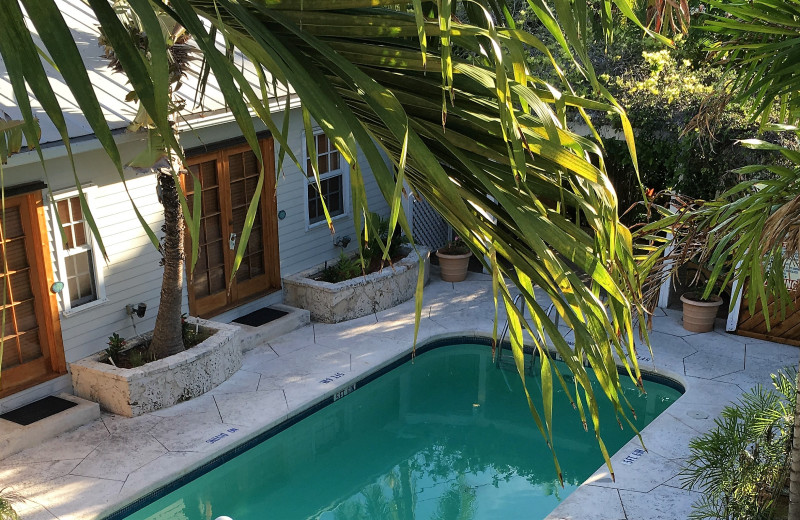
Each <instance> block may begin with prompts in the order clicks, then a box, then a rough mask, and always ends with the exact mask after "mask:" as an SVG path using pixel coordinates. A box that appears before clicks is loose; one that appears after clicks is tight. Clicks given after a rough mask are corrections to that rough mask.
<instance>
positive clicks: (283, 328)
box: [232, 303, 311, 352]
mask: <svg viewBox="0 0 800 520" xmlns="http://www.w3.org/2000/svg"><path fill="white" fill-rule="evenodd" d="M269 307H270V308H272V309H277V310H279V311H284V312H286V313H288V314H286V315H285V316H281V317H280V318H278V319H276V320H272V321H270V322H267V323H265V324H263V325H260V326H258V327H251V326H249V325H244V324H241V323H232V325H236V326H237V327H240V328H241V329H242V333H241V335H240V338H241V346H242V352H247V351H248V350H250V349H252V348H255V347H257V346H258V345H263V344H264V343H267V342H268V341H270V340H273V339H275V338H277V337H278V336H283V335H284V334H288V333H289V332H292V331H293V330H295V329H299V328H301V327H305V326H306V325H308V324H310V323H311V313H310V312H309V311H307V310H304V309H298V308H297V307H291V306H289V305H284V304H282V303H276V304H274V305H270V306H269Z"/></svg>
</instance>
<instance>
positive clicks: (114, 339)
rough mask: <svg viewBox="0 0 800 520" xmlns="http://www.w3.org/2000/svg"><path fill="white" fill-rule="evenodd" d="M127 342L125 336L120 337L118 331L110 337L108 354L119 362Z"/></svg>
mask: <svg viewBox="0 0 800 520" xmlns="http://www.w3.org/2000/svg"><path fill="white" fill-rule="evenodd" d="M126 344H127V342H126V341H125V338H122V337H120V335H119V334H117V333H116V332H115V333H114V334H112V335H111V336H109V337H108V348H107V349H106V355H108V357H109V359H111V360H112V361H113V362H115V363H119V355H120V354H121V353H122V351H123V350H124V349H125V345H126Z"/></svg>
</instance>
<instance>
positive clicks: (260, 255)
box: [186, 139, 280, 317]
mask: <svg viewBox="0 0 800 520" xmlns="http://www.w3.org/2000/svg"><path fill="white" fill-rule="evenodd" d="M261 152H262V154H263V157H264V159H265V161H266V162H267V165H266V171H265V180H264V185H263V189H262V192H261V201H260V203H259V206H258V210H257V211H256V215H255V219H254V221H253V225H252V230H251V232H250V238H249V240H248V243H247V249H246V251H245V254H244V256H243V257H242V262H241V265H240V266H239V270H238V271H237V272H236V277H235V278H234V279H233V280H232V281H231V272H232V271H233V263H234V259H235V256H236V249H237V248H238V245H239V241H240V240H241V238H242V229H243V228H244V224H245V217H246V215H247V208H248V205H249V203H250V200H251V199H252V197H253V195H254V194H255V192H256V188H257V184H258V176H259V165H258V160H257V159H256V155H255V154H254V153H253V151H252V150H251V149H250V147H249V146H248V145H246V144H245V145H241V146H236V147H232V148H226V149H223V150H219V151H217V152H214V153H211V154H204V155H201V156H197V157H194V158H192V159H190V160H189V161H188V163H189V164H188V168H189V171H190V172H192V173H193V174H194V175H196V176H197V177H198V178H199V179H200V185H201V189H202V199H201V200H202V216H201V219H200V237H199V255H198V260H197V265H196V267H195V270H194V273H192V276H191V277H190V278H189V280H190V282H189V310H190V312H191V313H192V315H194V316H201V317H210V316H214V315H216V314H219V313H220V312H223V311H225V310H227V309H230V308H233V307H236V306H237V305H240V304H242V303H244V302H246V301H249V300H252V299H255V298H258V297H260V296H263V295H265V294H268V293H270V292H272V291H275V290H278V289H280V264H279V261H280V260H279V256H278V222H277V206H276V201H275V170H274V165H273V163H272V158H273V156H274V155H273V145H272V139H267V140H263V141H261ZM191 184H192V183H191V182H186V188H187V195H188V198H189V206H190V207H191V205H192V203H193V194H194V193H193V191H192V189H191ZM190 248H191V241H190V238H189V236H188V233H187V242H186V250H187V257H188V256H189V255H190V254H191V253H190V252H191V249H190Z"/></svg>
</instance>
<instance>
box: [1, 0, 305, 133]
mask: <svg viewBox="0 0 800 520" xmlns="http://www.w3.org/2000/svg"><path fill="white" fill-rule="evenodd" d="M56 3H57V4H58V6H59V10H60V11H61V13H62V15H63V16H64V19H65V21H66V23H67V25H68V26H69V28H70V30H71V32H72V35H73V38H74V39H75V42H76V44H77V46H78V50H79V52H80V54H81V57H82V58H83V63H84V65H85V66H86V71H87V72H88V74H89V78H90V80H91V82H92V85H94V89H95V94H96V96H97V99H98V101H99V102H100V106H101V107H102V109H103V112H104V114H105V117H106V121H107V122H108V124H109V127H110V128H111V129H112V130H120V131H122V130H124V129H125V128H126V127H127V126H128V124H130V123H131V122H132V121H133V119H134V117H135V115H136V110H137V106H136V104H134V103H130V102H126V101H125V97H126V96H127V95H128V92H130V91H131V90H132V89H131V87H130V85H128V82H127V78H126V77H125V75H124V74H122V73H116V72H114V71H113V70H112V69H110V68H109V67H108V63H109V62H108V60H107V59H106V58H105V57H103V48H102V47H100V46H99V45H98V43H97V42H98V37H99V35H100V32H99V30H98V23H97V20H96V19H95V17H94V14H93V13H92V11H91V10H90V9H89V7H88V6H86V4H84V3H83V2H82V1H81V0H56ZM28 25H29V28H30V30H31V35H32V36H33V38H34V42H35V43H36V44H37V45H39V47H40V48H41V49H43V50H44V45H43V44H42V43H41V40H40V39H39V37H38V35H37V32H36V30H35V28H34V27H33V25H32V24H31V23H28ZM219 45H220V48H221V49H223V48H224V47H223V46H222V42H221V41H220V42H219ZM234 60H235V63H236V65H237V67H238V68H239V70H240V71H242V72H243V73H244V76H245V77H246V78H247V79H248V81H249V82H250V83H251V85H253V87H254V90H255V91H256V92H260V88H259V83H258V77H257V75H256V73H255V70H254V67H253V65H252V64H251V63H250V62H249V61H248V60H247V59H246V58H244V57H243V56H242V55H241V54H239V53H237V54H236V55H235V56H234ZM201 61H202V60H201V59H197V60H193V61H192V62H191V64H190V67H189V71H188V77H186V78H184V80H183V84H182V86H181V88H180V90H178V92H177V95H179V96H180V97H182V98H184V99H185V100H186V109H185V111H184V112H185V113H184V114H182V119H184V120H186V121H188V122H190V124H191V125H192V126H202V125H203V122H202V120H203V119H208V122H209V123H212V120H213V124H218V123H221V122H225V121H227V120H231V119H232V118H230V117H228V118H226V117H224V114H226V113H227V112H228V111H227V108H226V106H225V104H224V98H223V95H222V92H221V90H220V88H219V85H218V84H217V83H216V81H214V79H213V78H209V81H208V84H207V86H206V90H205V96H204V97H203V99H202V103H200V104H195V99H196V97H197V96H196V88H197V85H198V78H199V71H200V66H201ZM42 63H43V66H44V68H45V71H46V72H47V75H48V77H49V78H50V83H51V85H52V86H53V90H54V92H55V93H56V97H57V99H58V102H59V104H60V105H61V108H62V110H63V113H64V119H65V121H66V125H67V131H68V135H69V137H70V140H72V139H75V138H81V137H91V136H92V135H93V132H92V129H91V127H90V126H89V123H88V122H87V120H86V118H85V117H84V115H83V113H82V112H81V110H80V108H79V106H78V104H77V103H76V102H75V99H74V98H73V96H72V94H71V92H70V91H69V88H67V85H66V83H65V82H64V80H63V78H62V77H61V74H60V73H58V72H57V71H56V70H55V69H54V68H53V67H51V66H50V65H49V64H48V63H46V61H45V60H42ZM270 90H271V87H270ZM290 93H292V94H293V92H292V91H291V89H290ZM29 94H31V92H30V89H29ZM286 94H287V92H286V90H281V87H279V92H278V96H276V97H277V98H278V99H280V98H283V99H284V100H285V96H286ZM272 96H274V93H272V92H270V98H272ZM31 101H32V107H33V110H34V115H36V117H38V118H39V124H40V126H41V129H42V136H41V140H40V143H41V144H42V145H46V144H47V143H51V146H53V145H57V143H60V141H61V136H60V134H59V133H58V131H57V130H56V127H55V125H53V123H52V122H51V121H50V120H49V118H47V116H46V115H45V113H44V111H43V110H42V108H41V106H40V105H39V104H38V102H37V101H36V100H35V99H31ZM271 101H273V108H272V109H273V111H276V110H280V109H281V107H280V105H281V104H282V103H277V102H275V101H274V100H272V99H271ZM283 102H285V101H283ZM293 105H295V103H293ZM0 110H2V111H4V112H6V113H7V114H8V115H10V116H11V117H12V118H15V119H21V118H22V115H21V112H20V110H19V109H18V108H17V103H16V101H15V99H14V94H13V89H12V86H11V82H10V81H9V78H8V72H7V70H6V67H5V63H4V62H3V61H2V59H0ZM212 116H213V117H212Z"/></svg>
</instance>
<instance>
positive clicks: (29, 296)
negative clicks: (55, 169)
mask: <svg viewBox="0 0 800 520" xmlns="http://www.w3.org/2000/svg"><path fill="white" fill-rule="evenodd" d="M2 222H3V226H0V262H3V264H5V265H3V264H0V280H2V285H0V292H1V291H3V290H5V300H3V299H2V297H0V319H2V318H4V319H5V330H4V333H3V345H2V349H3V354H2V366H0V370H2V374H0V397H4V396H6V395H10V394H12V393H14V392H16V391H19V390H22V389H24V388H27V387H30V386H33V385H35V384H38V383H41V382H42V381H46V380H47V379H50V378H53V377H56V376H58V375H59V374H64V373H66V362H65V360H64V349H63V346H62V344H61V329H60V325H59V321H58V303H57V302H56V299H55V295H54V294H52V293H51V292H50V286H51V284H52V283H53V272H52V267H51V264H50V252H49V248H48V245H47V244H48V242H47V233H46V231H45V226H44V208H43V207H42V196H41V193H39V192H34V193H29V194H25V195H20V196H17V197H12V198H9V199H7V200H6V205H5V216H4V218H2ZM3 267H5V268H3Z"/></svg>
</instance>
